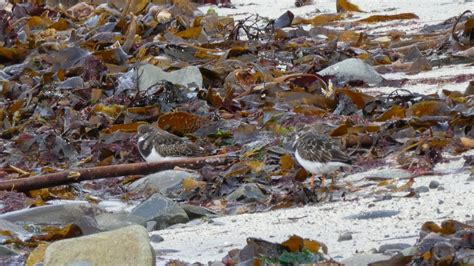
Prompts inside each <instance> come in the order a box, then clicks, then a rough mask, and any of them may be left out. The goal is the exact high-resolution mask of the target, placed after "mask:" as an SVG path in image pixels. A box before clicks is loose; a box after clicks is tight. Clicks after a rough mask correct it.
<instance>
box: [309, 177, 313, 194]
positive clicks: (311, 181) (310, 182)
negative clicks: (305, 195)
mask: <svg viewBox="0 0 474 266" xmlns="http://www.w3.org/2000/svg"><path fill="white" fill-rule="evenodd" d="M309 185H310V186H311V190H313V189H314V174H311V177H310V178H309Z"/></svg>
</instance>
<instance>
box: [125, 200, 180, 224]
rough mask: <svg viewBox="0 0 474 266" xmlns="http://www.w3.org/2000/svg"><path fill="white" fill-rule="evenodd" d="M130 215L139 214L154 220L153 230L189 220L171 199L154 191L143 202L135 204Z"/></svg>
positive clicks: (147, 219) (148, 219) (146, 218)
mask: <svg viewBox="0 0 474 266" xmlns="http://www.w3.org/2000/svg"><path fill="white" fill-rule="evenodd" d="M131 214H132V215H135V216H140V217H143V218H145V220H146V221H147V222H148V221H156V222H157V224H156V227H155V228H153V229H154V230H159V229H164V228H166V227H168V226H170V225H173V224H177V223H186V222H188V221H189V218H188V215H187V214H186V212H185V211H184V210H183V208H181V207H180V206H179V205H178V204H176V203H175V202H174V201H173V200H171V199H169V198H167V197H165V196H163V195H161V194H159V193H156V194H154V195H153V196H151V197H150V198H148V199H147V200H145V201H144V202H142V203H140V204H139V205H138V206H136V207H135V208H134V209H133V210H132V211H131Z"/></svg>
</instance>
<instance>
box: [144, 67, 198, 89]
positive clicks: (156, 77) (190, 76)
mask: <svg viewBox="0 0 474 266" xmlns="http://www.w3.org/2000/svg"><path fill="white" fill-rule="evenodd" d="M138 75H139V76H140V79H139V82H138V87H139V88H140V90H141V91H145V90H146V89H148V88H151V87H153V86H154V85H155V84H156V83H157V82H160V81H163V80H166V81H169V82H171V83H173V84H179V85H183V86H196V87H199V88H202V82H203V79H202V75H201V72H200V71H199V68H198V67H196V66H187V67H183V68H181V69H178V70H176V71H172V72H166V71H163V70H162V69H161V68H159V67H157V66H154V65H151V64H143V65H141V66H139V68H138ZM149 93H151V92H149Z"/></svg>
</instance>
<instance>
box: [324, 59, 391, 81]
mask: <svg viewBox="0 0 474 266" xmlns="http://www.w3.org/2000/svg"><path fill="white" fill-rule="evenodd" d="M318 74H319V75H322V76H328V75H329V76H336V78H337V79H338V80H340V81H351V80H362V81H364V82H366V83H368V84H370V85H376V84H379V83H381V82H382V81H383V80H384V79H383V77H382V76H381V75H380V74H379V73H378V72H377V71H375V69H374V68H373V67H372V66H370V65H368V64H366V63H364V61H362V60H360V59H356V58H349V59H346V60H344V61H341V62H339V63H336V64H334V65H332V66H329V67H327V68H325V69H323V70H321V71H319V72H318Z"/></svg>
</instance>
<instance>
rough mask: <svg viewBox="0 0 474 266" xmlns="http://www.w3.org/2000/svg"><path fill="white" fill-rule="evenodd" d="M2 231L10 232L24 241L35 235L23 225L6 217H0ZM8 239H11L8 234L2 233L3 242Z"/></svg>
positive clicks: (1, 239)
mask: <svg viewBox="0 0 474 266" xmlns="http://www.w3.org/2000/svg"><path fill="white" fill-rule="evenodd" d="M0 231H4V232H9V234H11V235H12V236H15V237H17V238H19V239H21V240H23V241H26V240H28V239H29V238H30V237H31V236H32V235H33V234H31V233H30V232H28V231H26V230H25V229H23V227H21V226H19V225H17V224H15V223H12V222H9V221H7V220H4V219H0ZM7 239H10V237H9V236H6V235H0V242H1V243H3V242H4V241H5V240H7Z"/></svg>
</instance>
